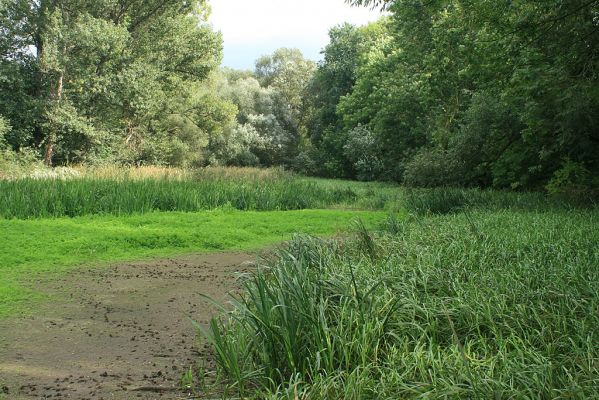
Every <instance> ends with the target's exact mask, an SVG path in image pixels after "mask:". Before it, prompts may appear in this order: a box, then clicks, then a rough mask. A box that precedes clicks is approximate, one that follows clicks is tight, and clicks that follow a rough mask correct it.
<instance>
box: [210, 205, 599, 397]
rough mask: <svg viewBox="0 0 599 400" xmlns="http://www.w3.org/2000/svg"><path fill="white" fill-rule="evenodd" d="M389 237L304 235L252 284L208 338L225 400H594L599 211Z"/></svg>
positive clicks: (403, 229)
mask: <svg viewBox="0 0 599 400" xmlns="http://www.w3.org/2000/svg"><path fill="white" fill-rule="evenodd" d="M472 224H475V225H476V228H477V232H478V233H480V234H474V232H473V231H472ZM385 226H386V231H385V232H380V233H377V234H374V233H372V232H368V231H367V230H365V228H363V227H362V226H358V227H359V229H358V232H357V234H356V235H355V236H354V237H353V238H349V239H348V240H346V241H323V240H320V239H314V238H309V237H296V238H295V239H294V240H293V241H292V242H291V243H290V244H289V246H288V247H285V248H283V249H282V250H280V252H279V253H278V257H277V258H275V260H274V261H271V262H264V263H263V267H262V268H261V269H260V270H258V271H257V272H255V273H253V274H251V275H250V276H249V277H248V278H247V279H246V280H245V281H244V283H243V291H242V294H241V295H239V296H237V297H235V298H234V300H233V309H232V310H231V311H228V312H227V313H226V315H225V316H224V317H222V318H220V319H214V320H213V321H212V323H211V325H210V326H209V327H208V328H207V329H204V336H205V338H206V339H207V340H208V341H209V342H210V343H211V344H212V347H213V349H214V356H215V359H216V362H217V364H218V366H219V370H220V372H221V374H222V377H223V383H224V385H225V387H226V388H227V390H229V391H230V392H231V393H233V394H238V395H241V396H242V397H246V398H252V397H253V398H273V399H275V398H276V399H399V398H480V399H482V398H496V399H504V398H535V399H536V398H546V399H553V398H581V399H582V398H593V397H594V396H596V389H597V387H599V361H598V360H599V346H597V345H596V344H597V343H599V313H598V310H599V296H598V295H597V294H598V293H599V269H598V268H597V266H598V265H599V229H597V227H598V226H599V214H598V213H597V212H596V211H576V212H572V213H567V212H552V213H546V212H543V213H536V212H518V211H496V212H480V211H473V212H472V213H471V214H470V215H466V214H460V213H458V214H451V215H440V216H433V217H428V218H425V219H414V217H412V219H407V220H406V219H404V220H400V219H397V218H391V219H390V220H389V221H387V223H386V224H385ZM372 242H373V243H372ZM373 252H375V254H373Z"/></svg>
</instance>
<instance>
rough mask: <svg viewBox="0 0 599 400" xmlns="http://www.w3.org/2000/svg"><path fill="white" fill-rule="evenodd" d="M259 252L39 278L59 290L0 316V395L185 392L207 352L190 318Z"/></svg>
mask: <svg viewBox="0 0 599 400" xmlns="http://www.w3.org/2000/svg"><path fill="white" fill-rule="evenodd" d="M255 259H256V255H254V254H249V253H224V254H210V255H194V256H187V257H179V258H170V259H164V260H157V261H149V262H148V261H146V262H136V263H125V264H118V265H112V266H109V267H106V266H105V267H94V268H80V269H77V270H75V271H73V272H71V273H69V274H68V275H67V276H64V277H62V278H60V279H56V278H53V279H52V278H50V279H48V280H47V281H45V282H36V288H37V289H38V290H39V289H40V288H41V289H42V290H43V291H45V292H47V293H49V294H50V295H52V296H53V297H55V299H54V300H53V301H52V302H49V303H48V304H46V305H44V306H43V307H42V308H41V309H40V311H39V312H38V313H36V315H34V316H31V317H22V318H9V319H4V320H0V398H3V397H2V396H4V397H5V398H7V399H103V400H108V399H126V400H129V399H181V398H185V393H184V392H182V391H181V389H180V387H181V385H180V382H181V377H182V375H183V373H184V372H185V371H186V370H188V369H189V367H190V366H193V365H196V363H197V362H198V360H200V359H202V358H204V359H206V358H209V357H208V354H207V349H206V348H205V347H201V348H200V347H199V346H200V345H199V342H198V341H197V338H196V330H195V328H194V327H193V324H192V322H191V319H193V320H195V321H197V322H198V323H200V324H206V323H207V322H208V321H209V319H210V318H211V317H212V316H213V315H214V313H215V312H216V310H215V307H214V306H213V305H212V304H211V302H210V301H209V300H207V299H206V298H204V297H203V296H202V295H206V296H209V297H211V298H213V299H214V300H217V301H225V300H226V297H227V294H228V293H229V292H230V291H232V290H235V289H236V275H237V274H238V273H242V272H247V271H248V270H249V269H251V268H252V261H254V260H255Z"/></svg>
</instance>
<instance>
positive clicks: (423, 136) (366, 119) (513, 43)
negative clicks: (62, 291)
mask: <svg viewBox="0 0 599 400" xmlns="http://www.w3.org/2000/svg"><path fill="white" fill-rule="evenodd" d="M351 3H354V4H356V5H364V6H375V7H381V6H384V7H385V8H386V9H387V10H388V11H389V13H390V15H389V17H388V20H387V21H384V22H379V23H378V24H375V25H372V26H370V27H366V28H352V27H342V28H336V29H334V30H332V31H331V44H330V45H329V46H328V47H327V48H326V50H325V60H324V62H323V63H321V65H320V66H319V68H318V71H317V72H316V76H315V78H314V80H315V82H317V85H314V86H313V88H312V91H313V94H312V97H313V100H312V104H313V105H314V108H315V109H316V111H315V114H314V121H315V122H314V125H315V126H316V128H315V129H312V131H311V139H312V143H313V145H314V147H315V149H316V151H315V153H316V154H317V157H318V158H319V159H326V160H327V162H328V163H329V164H327V162H321V163H319V164H318V165H320V166H321V168H320V169H319V171H317V172H318V173H320V174H325V175H329V176H352V177H357V178H361V179H390V180H395V181H403V182H406V183H408V184H412V185H418V186H437V185H471V186H495V187H500V188H524V187H525V188H539V187H541V186H544V185H547V184H548V183H549V182H551V185H550V187H551V188H552V189H553V190H558V191H559V190H562V189H577V190H578V189H580V188H581V187H582V186H585V187H589V186H595V187H596V186H597V181H596V179H595V180H593V176H596V175H597V172H598V171H599V164H598V162H599V157H597V154H599V120H598V119H597V115H599V91H598V88H599V81H598V77H599V75H598V68H599V3H598V2H597V1H588V0H567V1H566V0H554V1H544V0H543V1H540V0H538V1H537V0H535V1H527V2H511V1H497V2H488V1H468V2H465V1H462V0H434V1H429V0H427V1H424V0H388V1H353V2H351ZM373 35H374V38H373ZM356 43H370V44H369V45H368V46H365V47H360V46H358V45H357V44H356ZM330 77H334V78H333V79H330ZM360 126H361V128H359V129H357V130H356V128H357V127H360ZM347 147H350V151H346V150H345V149H346V148H347ZM356 155H359V156H356ZM373 155H374V156H373Z"/></svg>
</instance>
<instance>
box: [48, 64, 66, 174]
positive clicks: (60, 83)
mask: <svg viewBox="0 0 599 400" xmlns="http://www.w3.org/2000/svg"><path fill="white" fill-rule="evenodd" d="M63 81H64V72H63V71H61V72H60V74H59V75H58V82H57V83H56V89H55V91H54V92H53V93H52V94H51V99H52V101H53V102H55V103H56V104H60V100H62V88H63ZM54 136H55V135H54V132H53V131H52V130H51V129H50V131H49V132H48V139H47V141H46V151H45V153H44V164H46V166H48V167H51V166H52V156H53V155H54Z"/></svg>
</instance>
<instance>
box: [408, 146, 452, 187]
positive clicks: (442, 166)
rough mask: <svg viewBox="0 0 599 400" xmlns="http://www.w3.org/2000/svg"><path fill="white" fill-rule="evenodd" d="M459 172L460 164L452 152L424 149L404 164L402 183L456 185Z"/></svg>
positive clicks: (429, 185)
mask: <svg viewBox="0 0 599 400" xmlns="http://www.w3.org/2000/svg"><path fill="white" fill-rule="evenodd" d="M461 172H462V168H461V165H460V163H459V162H458V161H457V160H456V159H455V158H454V155H453V154H452V153H450V152H448V151H444V150H439V149H425V150H422V151H420V152H419V153H418V154H417V155H416V156H415V157H414V158H412V160H410V161H409V162H408V163H407V164H406V169H405V172H404V183H405V184H406V185H408V186H414V187H436V186H447V185H458V184H459V183H460V176H461Z"/></svg>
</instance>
